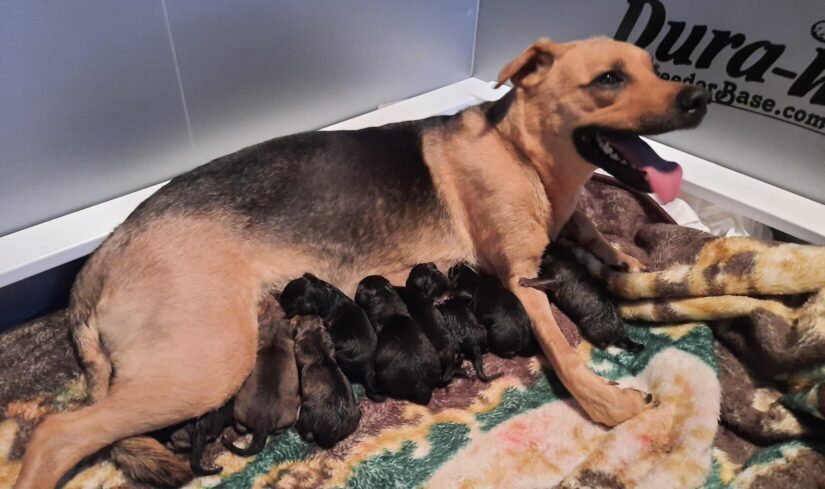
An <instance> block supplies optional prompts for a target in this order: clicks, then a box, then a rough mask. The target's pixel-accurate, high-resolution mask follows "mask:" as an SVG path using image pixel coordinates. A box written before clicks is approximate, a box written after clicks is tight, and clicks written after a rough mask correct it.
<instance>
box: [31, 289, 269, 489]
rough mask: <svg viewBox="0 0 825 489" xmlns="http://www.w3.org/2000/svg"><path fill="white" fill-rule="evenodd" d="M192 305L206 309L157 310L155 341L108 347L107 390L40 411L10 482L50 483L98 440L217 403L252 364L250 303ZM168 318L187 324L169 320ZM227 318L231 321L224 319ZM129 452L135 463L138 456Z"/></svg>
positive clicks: (38, 487) (103, 442) (38, 488)
mask: <svg viewBox="0 0 825 489" xmlns="http://www.w3.org/2000/svg"><path fill="white" fill-rule="evenodd" d="M223 305H224V306H226V305H227V304H225V303H224V304H223ZM235 305H236V306H237V304H235ZM198 306H199V307H201V308H202V309H211V310H201V311H200V312H201V313H200V314H198V310H197V309H195V310H194V312H192V310H189V311H187V312H188V313H189V315H188V317H187V315H183V316H181V315H176V317H173V318H169V317H166V318H164V319H165V321H162V322H163V324H166V325H167V326H168V327H167V328H164V329H161V330H160V331H163V333H164V335H165V337H164V338H163V341H149V342H147V343H145V344H144V345H142V348H134V346H135V345H132V347H133V348H130V349H125V350H124V351H113V352H112V357H113V358H114V359H116V360H117V361H116V362H115V367H116V370H117V376H116V377H115V378H114V381H113V383H112V385H111V387H110V389H109V393H108V395H107V396H106V397H105V398H103V399H102V400H101V401H100V402H98V403H96V404H93V405H91V406H88V407H85V408H82V409H80V410H78V411H74V412H65V413H59V414H54V415H51V416H48V417H47V418H46V419H45V420H44V421H43V422H42V423H41V424H40V425H39V426H38V427H37V428H36V429H35V431H34V434H33V436H32V439H31V442H30V443H29V446H28V449H27V450H26V455H25V457H24V459H23V464H22V470H21V472H20V475H19V477H18V480H17V482H16V484H15V488H17V489H42V488H52V487H54V486H55V484H57V482H58V480H59V479H60V478H61V477H62V476H63V474H65V473H66V472H67V471H68V470H69V469H71V468H72V467H73V466H74V465H75V464H77V463H78V462H80V461H81V460H82V459H83V458H85V457H86V456H88V455H91V454H92V453H94V452H96V451H97V450H99V449H101V448H103V447H106V446H108V445H110V444H112V443H114V442H116V441H118V440H122V439H124V438H128V437H131V436H135V435H140V434H143V433H148V432H151V431H154V430H157V429H160V428H163V427H165V426H170V425H173V424H175V423H178V422H180V421H183V420H186V419H189V418H194V417H197V416H200V415H202V414H204V413H205V412H207V411H209V410H211V409H214V408H216V407H218V406H220V405H222V404H224V403H225V402H226V400H227V399H228V398H230V397H231V396H232V395H233V394H234V393H235V391H236V390H237V389H238V387H239V386H240V385H241V383H242V382H243V381H244V379H245V378H246V377H247V376H248V375H249V372H250V371H251V370H252V368H253V366H254V362H255V351H256V348H257V334H256V328H257V320H256V317H255V315H256V314H255V307H254V306H255V305H254V304H250V305H249V307H248V309H249V310H248V311H244V310H243V308H242V306H240V308H239V307H221V308H209V307H208V306H209V304H199V305H198ZM221 313H223V314H221ZM170 320H177V321H187V322H189V324H187V327H181V326H182V325H180V324H178V325H176V327H171V326H169V324H168V323H169V321H170ZM198 320H201V321H200V324H198V322H197V321H198ZM232 322H234V323H235V325H234V326H233V327H227V325H228V324H231V323H232ZM205 366H208V368H205ZM135 458H136V459H137V460H136V463H137V464H140V463H143V462H145V460H143V459H140V458H138V457H137V456H136V457H135Z"/></svg>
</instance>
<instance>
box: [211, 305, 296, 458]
mask: <svg viewBox="0 0 825 489" xmlns="http://www.w3.org/2000/svg"><path fill="white" fill-rule="evenodd" d="M265 300H268V301H273V302H274V299H273V298H272V297H271V296H268V297H267V298H266V299H265ZM275 307H277V306H274V307H270V308H269V309H270V310H271V309H274V308H275ZM259 329H260V331H261V333H260V336H261V338H262V343H263V344H262V345H260V344H259V345H260V346H259V349H258V355H257V359H256V360H255V370H253V372H252V373H251V374H250V375H249V377H247V379H246V381H245V382H244V383H243V385H242V386H241V389H240V390H239V391H238V393H237V394H236V396H235V408H234V411H233V412H234V417H235V422H236V423H238V424H241V425H243V426H244V427H246V428H247V429H248V430H249V431H251V432H252V440H251V441H250V443H249V446H248V447H247V448H239V447H238V446H236V445H234V444H233V443H231V442H230V441H228V440H227V439H225V438H224V439H223V444H224V446H225V447H226V449H227V450H229V451H230V452H232V453H234V454H236V455H240V456H243V457H249V456H252V455H256V454H257V453H259V452H260V451H261V450H263V448H264V446H265V445H266V439H267V436H268V435H269V434H279V433H281V432H282V431H284V430H285V429H286V428H288V427H290V426H292V424H293V423H295V420H296V418H297V417H298V407H299V406H300V405H301V398H300V392H299V391H300V385H299V380H298V367H297V365H296V362H295V343H294V342H293V340H292V325H291V324H290V321H289V320H287V319H285V318H283V317H271V316H268V317H266V318H265V320H264V321H263V322H261V321H260V319H259Z"/></svg>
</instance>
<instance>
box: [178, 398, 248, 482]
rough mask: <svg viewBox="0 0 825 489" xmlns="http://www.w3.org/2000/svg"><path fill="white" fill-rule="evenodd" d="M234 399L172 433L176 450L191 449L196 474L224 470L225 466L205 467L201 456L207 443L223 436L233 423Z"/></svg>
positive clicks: (217, 472)
mask: <svg viewBox="0 0 825 489" xmlns="http://www.w3.org/2000/svg"><path fill="white" fill-rule="evenodd" d="M234 401H235V400H234V398H233V399H230V400H229V402H227V403H226V404H224V405H223V406H221V407H219V408H217V409H214V410H212V411H209V412H208V413H206V414H203V415H201V416H199V417H197V418H195V419H193V420H192V421H189V422H188V423H185V424H184V425H183V426H181V427H180V428H178V429H176V430H175V431H174V432H173V433H172V434H171V436H170V442H171V443H172V446H173V448H174V449H175V450H176V451H178V450H187V449H188V450H190V452H189V465H190V466H191V467H192V473H194V474H195V475H196V476H199V477H200V476H205V475H215V474H219V473H220V472H221V471H222V470H223V467H213V468H211V469H207V468H204V467H203V466H201V458H203V451H204V449H205V448H206V445H207V443H209V442H210V441H212V440H214V439H216V438H217V437H219V436H221V433H222V432H223V429H224V428H226V427H227V426H229V425H230V424H231V423H232V419H233V417H232V412H233V409H234V405H235V402H234Z"/></svg>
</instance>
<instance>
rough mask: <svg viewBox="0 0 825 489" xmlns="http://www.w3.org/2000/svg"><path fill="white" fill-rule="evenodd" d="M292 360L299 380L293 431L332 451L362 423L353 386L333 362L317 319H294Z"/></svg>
mask: <svg viewBox="0 0 825 489" xmlns="http://www.w3.org/2000/svg"><path fill="white" fill-rule="evenodd" d="M295 322H296V324H295V359H296V362H297V365H298V371H299V376H300V381H301V409H300V412H299V415H298V421H297V422H296V423H295V429H296V430H297V431H298V434H299V435H301V438H303V439H304V440H305V441H308V442H315V443H317V444H318V446H320V447H322V448H332V447H333V446H335V444H336V443H338V442H339V441H340V440H342V439H344V438H346V437H347V436H349V435H351V434H352V433H353V432H354V431H355V430H356V428H358V422H359V421H360V420H361V409H360V408H359V407H358V402H357V401H356V399H355V395H354V394H353V392H352V385H351V384H350V383H349V380H347V377H346V376H345V375H344V373H343V372H342V371H341V369H340V368H339V367H338V365H337V364H336V363H335V359H334V356H335V347H334V346H333V344H332V339H331V338H330V336H329V333H328V332H327V330H326V328H324V325H323V323H322V321H321V319H320V318H318V317H316V316H300V317H298V318H296V319H295Z"/></svg>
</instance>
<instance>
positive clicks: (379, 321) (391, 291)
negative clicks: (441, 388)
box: [355, 275, 442, 404]
mask: <svg viewBox="0 0 825 489" xmlns="http://www.w3.org/2000/svg"><path fill="white" fill-rule="evenodd" d="M355 301H356V302H357V303H358V305H360V306H361V307H363V308H364V310H365V311H366V313H367V315H368V316H369V318H370V320H371V321H372V324H373V325H374V326H375V329H376V331H377V332H378V344H377V346H376V349H375V376H376V378H377V380H378V384H379V385H380V386H381V391H382V392H385V393H386V394H388V395H389V396H391V397H394V398H396V399H407V400H409V401H412V402H415V403H417V404H427V403H429V402H430V399H431V398H432V390H433V388H435V387H437V386H438V385H440V384H441V379H442V370H441V362H440V361H439V357H438V354H437V353H436V351H435V348H434V347H433V344H432V343H431V342H430V340H429V339H428V338H427V335H426V334H424V331H423V330H422V328H421V326H420V325H419V324H418V323H417V322H416V321H415V320H413V318H412V317H411V316H410V313H409V311H408V310H407V307H406V305H405V304H404V302H403V300H402V299H401V296H399V295H398V292H397V291H396V290H395V288H394V287H393V286H392V285H391V284H390V282H389V281H388V280H387V279H385V278H384V277H380V276H377V275H371V276H369V277H366V278H365V279H363V280H362V281H361V283H359V284H358V290H357V291H356V292H355Z"/></svg>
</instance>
